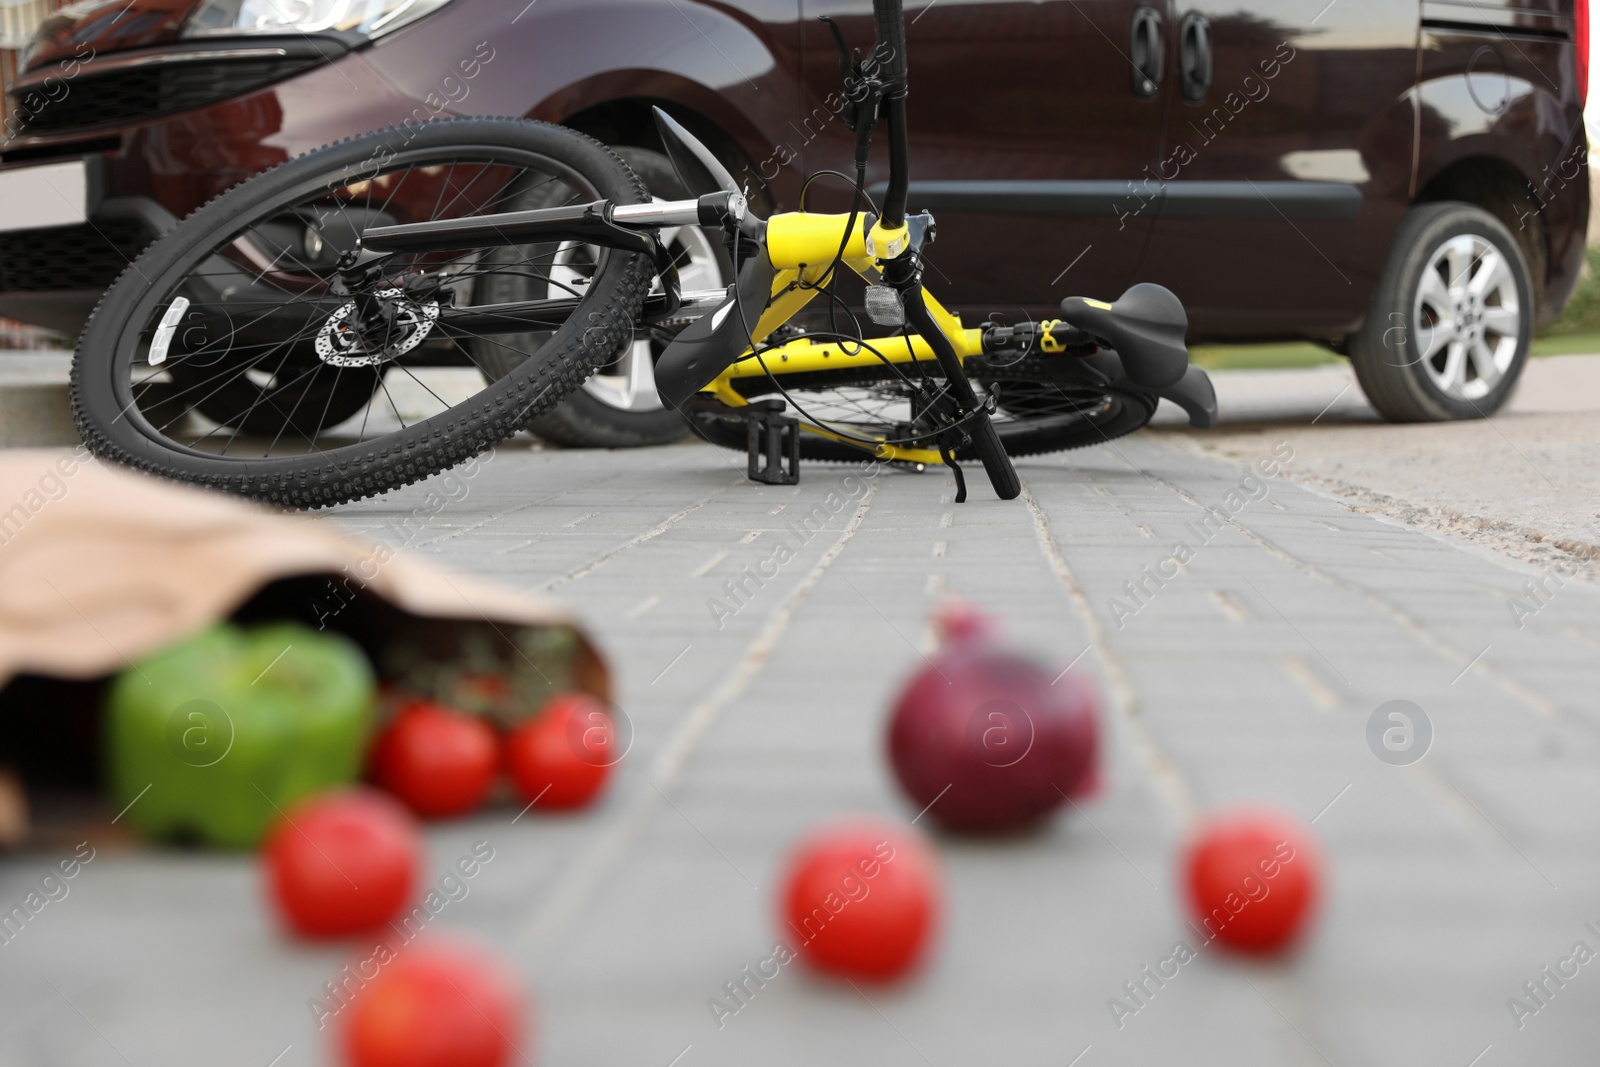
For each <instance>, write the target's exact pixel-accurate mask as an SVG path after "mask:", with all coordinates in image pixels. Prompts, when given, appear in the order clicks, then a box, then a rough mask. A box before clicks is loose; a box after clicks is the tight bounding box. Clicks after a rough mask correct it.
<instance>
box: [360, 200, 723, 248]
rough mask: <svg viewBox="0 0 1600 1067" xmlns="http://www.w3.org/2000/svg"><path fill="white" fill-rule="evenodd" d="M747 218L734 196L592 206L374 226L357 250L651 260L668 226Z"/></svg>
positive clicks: (601, 202) (717, 223)
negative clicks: (564, 248) (582, 251)
mask: <svg viewBox="0 0 1600 1067" xmlns="http://www.w3.org/2000/svg"><path fill="white" fill-rule="evenodd" d="M747 218H748V215H747V205H746V203H745V198H744V197H743V196H741V195H740V194H738V193H727V192H724V193H710V194H708V195H706V196H702V197H700V198H699V199H698V200H669V201H661V202H651V203H648V204H613V203H611V201H609V200H595V201H593V202H592V203H588V204H570V205H566V206H563V207H546V208H534V209H532V210H528V211H501V212H496V213H495V214H492V215H467V216H463V217H462V218H458V219H435V220H433V221H430V222H408V223H401V224H398V225H394V226H373V227H371V228H370V229H367V230H365V231H363V232H362V234H361V247H362V249H363V250H364V251H367V252H376V253H385V254H394V253H401V252H440V251H445V250H450V249H461V248H491V247H493V248H499V247H505V246H507V245H521V244H545V243H549V242H555V241H578V242H581V243H583V244H591V245H600V246H601V247H603V248H617V249H621V250H622V251H624V252H644V253H646V254H649V255H654V254H655V240H654V235H653V234H652V233H650V231H652V230H659V229H664V228H667V227H672V226H714V227H721V226H730V225H731V226H744V225H745V223H746V219H747ZM641 231H642V232H641Z"/></svg>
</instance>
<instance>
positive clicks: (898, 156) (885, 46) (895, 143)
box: [872, 0, 911, 230]
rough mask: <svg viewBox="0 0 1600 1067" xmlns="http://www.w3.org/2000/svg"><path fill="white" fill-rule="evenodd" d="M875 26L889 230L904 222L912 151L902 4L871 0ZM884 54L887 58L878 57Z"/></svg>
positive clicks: (885, 214)
mask: <svg viewBox="0 0 1600 1067" xmlns="http://www.w3.org/2000/svg"><path fill="white" fill-rule="evenodd" d="M872 15H873V18H874V20H875V21H876V25H877V39H876V40H875V41H874V43H873V58H874V59H875V60H876V61H877V62H878V64H879V72H880V76H881V78H882V81H883V82H884V84H885V87H886V89H885V93H884V98H883V105H884V109H885V110H886V111H887V112H888V116H887V117H888V120H889V189H888V192H886V193H885V194H884V197H883V214H882V215H881V216H880V221H881V222H882V223H883V225H884V226H886V227H888V228H889V229H891V230H894V229H899V228H900V226H901V225H902V224H903V223H904V222H905V220H906V192H907V187H908V185H909V183H910V180H911V176H910V173H909V172H910V170H911V149H910V145H909V144H908V141H907V137H906V69H907V63H906V18H905V6H904V3H903V0H872ZM881 53H887V54H881Z"/></svg>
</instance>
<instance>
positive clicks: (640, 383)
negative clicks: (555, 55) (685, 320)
mask: <svg viewBox="0 0 1600 1067" xmlns="http://www.w3.org/2000/svg"><path fill="white" fill-rule="evenodd" d="M616 152H617V154H618V155H620V156H622V158H623V159H625V160H626V161H627V163H628V166H630V167H632V168H633V172H634V173H635V174H637V175H638V176H639V180H640V181H642V182H644V184H645V188H646V189H649V190H650V194H651V196H653V197H655V198H656V199H658V200H682V199H686V198H687V197H688V194H687V193H686V192H684V189H683V185H682V183H680V182H679V181H678V176H677V174H676V173H675V172H674V171H673V169H672V163H671V161H670V160H668V159H667V157H666V156H664V155H662V154H661V153H660V152H653V151H651V150H649V149H646V148H632V147H618V148H617V149H616ZM662 238H663V240H665V242H666V245H667V249H668V251H670V252H672V253H673V257H674V259H675V261H676V262H677V264H678V280H679V282H680V284H681V285H682V287H683V289H684V291H685V292H687V291H689V290H692V289H721V288H723V287H724V286H726V285H727V284H728V279H729V278H730V277H731V276H732V274H733V266H732V263H731V262H730V261H729V259H728V253H727V250H726V249H725V248H724V247H723V246H722V243H721V242H720V241H719V240H718V239H717V238H715V237H714V236H712V235H711V234H709V233H707V232H706V231H705V230H699V229H693V228H690V227H684V228H682V229H679V230H677V231H676V232H673V231H667V232H665V233H663V234H662ZM586 252H587V250H586V249H583V248H578V247H573V248H570V249H568V248H563V249H562V252H561V253H559V254H558V255H557V257H556V261H555V262H556V267H557V268H558V269H560V268H562V267H563V266H564V267H565V268H566V269H567V270H568V271H569V273H570V274H571V277H570V278H568V279H566V281H567V283H568V284H570V285H572V286H573V287H574V288H581V286H582V284H584V281H585V280H586V278H587V276H588V274H590V273H593V270H592V268H591V267H589V266H588V265H587V263H586V262H585V256H586ZM552 279H553V280H560V279H557V278H555V275H554V274H552ZM664 347H665V346H664V345H662V344H661V343H660V342H656V341H646V340H640V341H634V342H633V343H632V344H630V345H629V346H628V347H627V348H625V349H623V350H622V351H621V352H620V353H618V355H617V357H616V358H615V359H613V360H612V361H611V362H609V363H607V364H605V365H604V366H602V367H600V369H599V370H597V371H595V373H594V374H593V375H592V376H591V377H590V378H589V379H588V380H587V381H585V382H584V383H583V386H582V388H580V389H579V390H577V391H576V392H574V393H573V394H572V395H571V396H569V397H567V398H566V399H565V400H563V401H562V402H561V403H560V404H558V405H556V407H554V408H552V409H551V410H550V411H549V412H548V413H547V414H545V415H543V416H541V417H540V418H538V419H536V420H534V421H533V422H531V423H530V424H529V425H528V429H530V430H532V431H533V432H534V433H536V434H538V435H539V436H540V437H542V438H544V439H545V440H547V441H550V442H551V443H553V444H558V445H565V446H567V447H569V448H633V447H638V446H641V445H662V444H668V443H670V442H672V441H676V440H678V439H679V438H682V437H683V436H685V435H686V434H687V433H688V432H689V424H688V423H687V422H686V421H685V420H684V418H683V416H682V415H681V414H679V413H678V412H676V411H673V410H672V409H670V408H668V407H667V405H666V404H665V403H663V402H662V400H661V397H660V396H659V395H658V394H657V393H656V379H655V361H656V360H657V359H659V358H660V356H661V353H662V351H663V349H664Z"/></svg>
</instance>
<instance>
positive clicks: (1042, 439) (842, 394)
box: [693, 357, 1157, 463]
mask: <svg viewBox="0 0 1600 1067" xmlns="http://www.w3.org/2000/svg"><path fill="white" fill-rule="evenodd" d="M1044 363H1045V361H1043V360H1040V359H1039V358H1037V357H1030V358H1029V359H1026V360H1023V361H1021V362H1020V363H1018V364H1016V365H1015V366H1013V367H1011V368H995V367H992V366H988V365H984V364H981V363H979V362H978V361H968V373H969V374H970V375H971V376H972V379H973V384H974V386H975V387H976V388H978V390H979V391H980V392H982V391H984V390H985V389H987V388H989V387H990V386H998V399H999V406H998V409H997V410H996V411H995V412H994V413H993V415H991V417H990V419H991V421H992V423H993V424H994V429H995V433H996V435H997V436H998V437H999V438H1000V443H1001V444H1002V445H1004V446H1005V450H1006V454H1007V455H1009V456H1012V457H1013V458H1014V457H1017V456H1030V455H1037V454H1039V453H1044V452H1061V451H1065V450H1067V449H1071V448H1086V447H1088V446H1090V445H1097V444H1103V443H1105V442H1107V441H1110V440H1112V439H1114V438H1117V437H1121V436H1123V435H1125V434H1130V433H1132V432H1134V431H1135V430H1137V429H1139V428H1140V427H1142V426H1144V425H1145V423H1147V422H1149V421H1150V418H1151V416H1152V415H1154V414H1155V409H1156V404H1157V400H1156V398H1155V397H1153V396H1148V395H1146V394H1144V393H1137V392H1131V391H1126V390H1122V389H1117V388H1114V387H1110V386H1103V385H1096V384H1091V383H1088V382H1086V381H1077V380H1060V379H1059V378H1058V377H1057V376H1056V375H1054V374H1052V373H1051V372H1050V369H1049V368H1048V367H1046V366H1044ZM778 380H779V381H780V382H782V383H783V387H784V389H785V390H786V391H787V392H788V393H789V395H790V396H791V397H792V398H793V399H794V400H795V401H796V402H798V404H799V405H800V406H801V407H803V408H804V409H805V411H806V412H809V413H810V415H812V416H813V417H815V418H817V419H818V420H819V421H821V422H822V423H823V424H824V425H825V426H828V427H831V428H833V429H837V430H840V431H842V432H844V433H848V434H851V435H853V436H856V437H867V438H882V439H889V440H904V439H906V438H914V437H916V436H917V434H918V432H919V424H918V422H917V420H916V418H915V416H914V407H913V397H912V392H913V390H912V389H911V388H910V386H908V385H907V384H906V382H905V381H904V380H902V379H900V378H898V377H895V376H892V374H891V373H890V372H888V371H886V370H885V369H882V368H868V369H863V370H854V371H833V372H826V373H820V374H804V375H800V374H794V375H780V376H779V379H778ZM735 388H737V389H738V390H739V391H740V392H741V393H743V394H744V395H745V396H747V397H749V398H750V399H752V400H756V399H772V398H777V399H782V398H783V394H782V393H780V392H779V391H778V388H777V386H776V385H774V384H773V383H772V381H771V379H768V378H742V379H739V380H738V381H737V382H736V383H735ZM788 414H790V415H795V416H800V417H803V416H801V413H800V412H797V411H793V410H791V411H789V412H788ZM693 423H694V426H695V429H696V430H697V431H698V432H699V434H700V435H701V436H702V437H704V438H706V439H707V440H708V441H711V442H712V443H713V444H717V445H721V446H723V447H724V448H731V449H735V450H737V451H741V452H742V451H744V449H745V445H746V429H745V425H744V422H743V420H740V419H737V418H729V417H725V416H724V417H719V416H717V415H715V414H709V413H698V412H697V413H696V414H695V416H694V418H693ZM923 447H932V446H931V445H925V446H923ZM800 455H801V458H803V459H810V460H818V461H822V462H835V463H848V462H853V461H856V460H859V459H861V458H863V457H864V456H867V455H870V453H869V452H867V451H866V450H864V449H862V448H857V447H854V446H852V445H849V444H845V443H843V442H840V441H835V440H831V439H829V438H826V437H822V436H819V435H817V434H812V433H804V432H802V433H801V435H800ZM955 458H956V459H957V460H961V461H969V460H975V459H977V457H976V456H975V455H973V454H971V449H970V447H969V448H966V449H961V450H958V451H957V452H956V453H955Z"/></svg>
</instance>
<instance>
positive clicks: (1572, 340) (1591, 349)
mask: <svg viewBox="0 0 1600 1067" xmlns="http://www.w3.org/2000/svg"><path fill="white" fill-rule="evenodd" d="M1597 352H1600V330H1596V331H1594V332H1592V333H1562V334H1556V335H1555V336H1554V337H1551V336H1548V335H1545V336H1540V337H1537V338H1535V339H1534V342H1533V355H1535V356H1590V355H1594V354H1595V353H1597Z"/></svg>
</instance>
